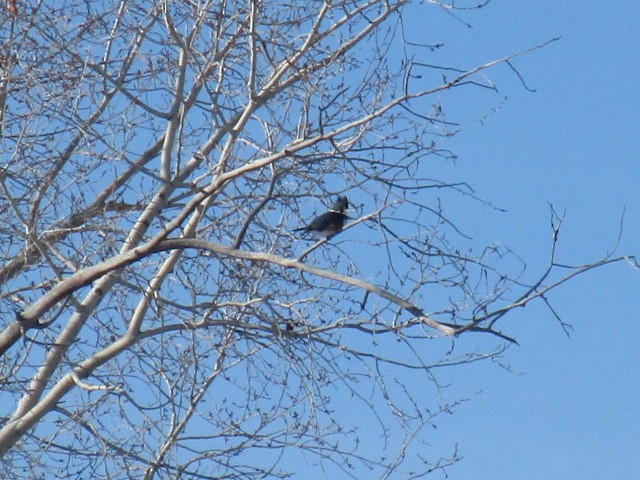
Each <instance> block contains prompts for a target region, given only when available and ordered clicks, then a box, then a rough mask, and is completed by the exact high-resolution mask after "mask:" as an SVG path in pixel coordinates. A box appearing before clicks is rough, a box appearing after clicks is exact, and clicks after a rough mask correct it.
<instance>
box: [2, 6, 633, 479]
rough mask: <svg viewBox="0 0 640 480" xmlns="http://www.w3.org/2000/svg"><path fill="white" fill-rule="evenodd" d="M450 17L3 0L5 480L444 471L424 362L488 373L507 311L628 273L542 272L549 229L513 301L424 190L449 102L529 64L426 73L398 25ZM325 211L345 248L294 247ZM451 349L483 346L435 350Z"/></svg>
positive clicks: (509, 263) (505, 278) (430, 183)
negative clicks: (471, 341) (338, 218)
mask: <svg viewBox="0 0 640 480" xmlns="http://www.w3.org/2000/svg"><path fill="white" fill-rule="evenodd" d="M461 3H462V2H455V3H454V2H453V1H451V2H450V3H444V2H439V1H435V0H433V1H427V2H424V3H419V4H416V3H412V2H408V1H406V0H400V1H395V0H394V1H386V0H385V1H383V0H363V1H360V0H335V1H334V0H332V1H322V0H318V1H315V0H311V1H307V2H297V1H290V2H288V1H285V2H266V1H259V0H241V1H239V2H230V1H227V0H217V1H207V0H202V1H196V0H193V1H192V0H186V1H168V0H165V1H160V2H140V1H136V2H133V1H128V0H120V1H116V2H109V1H107V2H84V1H76V0H70V1H68V2H47V1H44V2H17V1H15V0H9V1H8V2H7V4H6V5H7V9H6V10H5V11H3V12H2V14H1V15H2V21H1V22H0V23H1V25H2V26H1V27H0V28H1V31H2V36H3V39H4V41H3V46H2V51H1V52H0V63H1V64H0V68H1V71H2V76H1V79H0V82H1V83H0V128H1V132H2V150H1V155H2V167H1V170H0V189H1V190H0V191H1V196H0V212H1V214H2V219H3V222H2V226H1V229H0V234H1V236H2V250H1V252H2V266H1V268H0V312H1V316H2V318H3V320H4V325H3V330H2V332H1V333H0V352H1V353H2V362H1V368H2V371H1V379H2V392H1V394H0V395H1V396H2V402H1V404H2V407H1V409H2V410H1V415H3V422H2V424H3V425H2V429H1V430H0V452H1V454H2V456H3V462H4V463H3V465H5V472H6V475H7V477H6V478H16V479H17V478H45V477H46V478H51V475H56V474H57V475H60V476H63V477H64V478H93V479H102V478H104V479H121V478H144V479H152V478H167V479H168V478H171V479H175V478H215V479H223V478H243V479H244V478H246V479H249V478H286V477H288V476H289V475H290V474H292V473H295V472H296V471H300V469H301V468H302V469H309V468H316V469H318V472H323V473H324V474H325V475H327V476H328V477H331V476H335V472H341V475H344V474H346V475H348V476H351V477H354V478H358V477H363V478H389V477H390V476H391V475H394V478H419V477H422V476H424V475H426V474H427V473H429V472H432V471H434V470H439V469H445V468H446V467H447V466H448V465H450V464H451V463H453V462H455V461H456V460H457V453H456V452H455V451H452V452H451V455H450V456H443V457H441V456H440V455H439V454H435V452H434V454H431V453H429V449H427V448H426V447H424V446H423V444H422V442H424V441H425V438H426V437H425V435H424V434H425V427H427V426H429V425H431V424H432V423H433V422H435V421H436V417H437V416H438V415H439V414H440V413H442V412H448V411H450V410H451V408H453V407H454V405H451V404H447V403H446V402H442V403H439V402H438V400H437V398H438V397H437V395H435V394H436V393H437V392H438V389H439V388H440V387H439V382H438V381H439V373H438V369H439V367H445V366H451V365H462V364H465V363H470V362H474V361H478V360H482V359H486V358H495V357H496V356H498V355H499V354H500V353H501V352H502V351H503V349H504V348H505V346H506V345H509V344H511V343H513V342H515V340H514V338H513V333H510V332H508V331H504V326H503V323H504V322H505V321H506V319H507V318H510V316H508V315H507V313H509V312H510V311H511V310H513V309H515V308H517V307H521V306H523V305H525V304H527V303H528V302H530V301H533V300H540V301H542V302H545V303H547V304H548V305H549V308H550V309H551V305H550V304H549V303H548V302H549V300H548V295H547V294H548V292H549V291H550V290H551V289H553V288H554V287H556V286H557V285H559V284H560V283H562V282H564V281H567V280H569V279H570V278H572V277H573V276H575V275H578V274H580V273H582V272H584V271H586V270H589V269H592V268H594V267H597V266H599V265H602V264H605V263H611V262H617V261H620V260H622V258H621V257H612V256H609V257H606V258H603V259H601V260H599V261H598V262H595V263H593V264H588V265H582V266H575V267H568V266H566V265H561V264H559V263H558V261H557V260H556V259H555V255H554V253H553V252H554V247H555V242H556V240H557V231H558V229H559V225H560V222H559V221H555V223H554V235H555V237H554V240H553V243H552V245H550V248H551V251H552V255H551V259H550V262H549V265H548V269H547V271H546V272H545V274H544V275H543V276H542V277H541V278H538V279H535V280H533V281H532V280H526V279H525V277H524V276H523V275H522V273H523V267H524V266H523V265H520V264H519V263H518V261H517V257H516V256H514V255H511V254H510V252H509V251H506V250H505V249H503V248H501V247H500V248H498V247H493V246H489V247H486V248H481V249H480V250H478V247H477V245H473V242H472V241H471V240H470V239H469V238H467V237H466V236H465V235H463V234H462V233H461V232H460V231H459V230H458V228H457V226H456V225H454V224H453V222H451V221H450V220H449V219H448V217H447V215H446V209H445V207H446V205H447V201H450V200H451V199H452V198H455V196H469V197H473V190H472V189H471V188H470V187H469V186H468V185H467V184H463V183H459V184H451V183H446V182H443V181H439V180H437V179H434V178H432V176H433V175H432V174H430V172H431V167H432V166H433V165H434V162H438V161H441V162H446V161H447V160H451V159H453V158H454V155H453V154H452V153H451V152H450V151H448V150H447V148H446V146H445V145H444V142H445V141H446V140H447V139H448V138H449V137H451V136H452V135H454V134H456V133H457V132H458V131H459V130H460V127H459V126H458V124H456V123H455V122H454V121H453V120H452V118H455V117H454V116H455V114H456V112H453V113H451V112H448V111H447V109H446V108H445V104H444V99H446V98H447V95H451V94H454V93H455V92H458V91H460V90H459V89H461V88H464V89H469V90H470V91H471V92H476V93H474V94H476V95H482V94H485V93H487V94H492V93H493V92H494V91H495V90H496V87H495V85H494V84H493V83H491V82H490V81H489V80H488V79H487V76H486V75H485V74H484V73H485V72H486V71H487V70H489V69H491V68H492V67H495V66H497V65H501V64H502V65H507V66H509V67H511V69H512V73H513V74H515V75H519V74H518V73H517V71H516V70H515V67H514V66H513V63H512V60H513V59H514V58H515V57H517V56H519V55H521V54H523V53H527V52H520V53H516V54H513V55H510V56H507V57H504V58H501V59H497V60H495V61H492V62H490V63H487V64H484V65H481V66H477V67H475V68H472V69H467V70H458V69H455V68H452V67H450V66H442V65H440V66H437V65H433V64H432V62H430V61H429V58H430V55H431V53H432V52H433V51H434V50H435V49H438V48H440V47H439V46H438V45H428V44H425V43H424V39H416V38H414V37H415V35H413V34H411V31H413V30H412V29H413V28H414V27H415V24H416V22H418V23H419V22H421V21H423V20H422V17H416V16H415V15H412V14H409V13H408V12H407V10H412V11H413V12H414V13H415V12H420V13H421V14H422V13H424V15H428V14H430V13H432V12H434V11H436V10H437V9H440V10H443V11H444V12H445V13H447V14H449V15H454V16H457V15H459V14H460V12H459V10H460V9H462V10H465V9H471V8H478V7H481V6H483V5H484V4H472V3H468V4H466V5H462V4H461ZM486 3H488V2H486ZM417 40H419V41H417ZM552 41H553V40H552ZM547 43H548V42H547ZM543 45H544V44H542V45H539V46H536V47H534V48H533V49H537V48H540V47H542V46H543ZM533 49H532V50H533ZM457 113H458V114H460V115H462V114H463V112H457ZM338 195H345V196H347V197H348V198H349V200H350V202H351V203H352V204H353V205H354V208H353V209H352V211H351V212H350V213H349V216H350V220H349V221H348V224H347V225H346V226H345V227H344V229H343V230H342V231H341V232H340V233H339V235H337V236H335V237H333V238H331V239H324V238H320V239H319V240H318V241H315V242H314V243H309V242H308V241H306V240H305V238H300V235H298V234H294V233H292V231H293V230H294V229H295V228H296V227H300V226H304V225H305V222H308V221H309V220H310V219H311V218H312V217H313V216H314V215H316V214H319V213H322V212H323V211H325V210H326V209H327V208H329V206H330V205H331V204H332V203H333V201H334V200H335V198H336V197H337V196H338ZM556 220H558V219H556ZM303 236H304V235H303ZM471 247H474V249H471ZM474 252H479V253H474ZM550 312H551V314H553V315H555V313H554V312H553V310H552V309H551V310H550ZM470 332H482V333H484V334H485V336H484V337H483V338H486V340H487V341H486V342H485V343H484V345H485V347H486V348H485V350H484V351H483V352H482V353H478V352H477V351H469V352H462V353H459V352H458V350H456V353H455V355H454V353H453V349H452V348H451V346H452V344H453V343H455V341H456V339H457V337H459V336H460V335H462V334H465V335H467V334H469V333H470ZM362 425H366V429H365V431H367V432H370V431H377V432H378V434H379V435H378V436H377V437H375V438H371V436H370V435H367V437H366V438H362V435H363V429H362ZM363 472H366V473H365V474H363ZM400 472H404V473H403V476H402V477H400V476H398V475H400ZM320 474H321V473H319V475H320Z"/></svg>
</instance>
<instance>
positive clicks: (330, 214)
mask: <svg viewBox="0 0 640 480" xmlns="http://www.w3.org/2000/svg"><path fill="white" fill-rule="evenodd" d="M348 208H349V200H348V199H347V197H338V199H337V200H336V202H335V203H334V204H333V206H332V207H331V208H330V209H329V210H328V211H327V212H325V213H323V214H322V215H319V216H317V217H316V218H314V219H313V220H312V221H311V223H310V224H309V225H307V226H306V227H302V228H296V229H295V230H294V232H301V231H304V232H318V233H320V234H322V235H324V236H325V237H326V238H327V239H329V238H331V237H333V236H334V235H337V234H338V233H340V231H341V230H342V227H344V222H345V221H346V220H347V218H349V217H347V216H346V215H345V214H344V211H345V210H347V209H348Z"/></svg>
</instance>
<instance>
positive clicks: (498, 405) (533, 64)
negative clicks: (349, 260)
mask: <svg viewBox="0 0 640 480" xmlns="http://www.w3.org/2000/svg"><path fill="white" fill-rule="evenodd" d="M463 18H464V19H465V20H466V21H469V22H470V23H471V24H472V25H473V28H466V27H464V26H463V25H461V24H460V23H458V22H456V21H455V20H454V19H452V18H451V17H450V16H447V15H445V14H435V15H434V14H433V12H432V13H431V14H430V17H429V19H428V20H427V25H428V27H427V28H426V29H425V31H426V32H428V33H427V38H426V39H425V41H426V42H429V43H438V42H444V43H445V44H446V45H445V48H444V49H442V51H441V52H439V55H440V56H441V58H442V59H452V61H451V62H449V63H451V64H456V63H457V65H460V64H462V65H463V66H465V67H472V66H474V65H476V64H481V63H485V62H488V61H490V60H493V59H495V58H499V57H502V56H505V55H507V54H509V53H512V52H514V51H518V50H523V49H526V48H528V47H531V46H533V45H536V44H538V43H541V42H543V41H545V40H549V39H550V38H553V37H556V36H561V37H562V39H561V40H560V41H559V42H555V43H553V44H552V45H549V46H548V47H546V48H545V49H543V50H539V51H537V52H534V53H532V54H530V55H527V56H525V57H522V58H519V59H517V60H515V61H514V65H515V66H516V67H517V69H518V71H519V72H520V74H521V75H522V76H523V77H524V79H525V81H526V83H527V85H528V86H529V87H531V88H534V89H536V90H537V91H536V92H535V93H529V92H527V91H526V90H525V89H524V88H522V86H521V84H520V81H519V80H518V78H517V77H516V76H515V75H513V74H512V73H511V72H510V71H509V69H508V68H506V67H499V68H498V69H496V70H494V71H492V72H491V73H490V77H491V78H492V79H493V80H494V81H495V82H496V84H497V86H498V88H499V93H498V94H496V95H495V96H494V99H493V105H494V106H499V105H501V104H502V99H503V98H504V97H505V96H506V97H508V99H507V101H506V102H505V103H504V104H503V105H502V106H501V108H500V109H499V111H498V112H497V113H496V114H495V115H492V116H491V117H490V118H488V119H486V120H485V121H484V122H482V124H479V123H476V124H473V125H471V126H470V127H468V128H467V129H466V131H464V132H462V133H461V134H460V135H459V136H457V137H455V138H454V139H453V140H452V141H451V143H450V144H449V147H450V148H451V149H452V150H454V151H455V152H456V153H458V154H459V160H458V161H457V165H456V168H455V169H454V170H453V173H454V174H455V175H456V176H458V178H461V179H464V180H467V181H469V183H471V184H472V185H473V187H474V188H476V190H477V193H478V195H479V196H480V197H482V198H484V199H486V200H489V201H491V202H493V203H494V204H495V205H496V206H498V207H502V208H505V209H506V210H507V212H506V213H499V212H497V211H493V210H491V209H486V211H485V212H484V214H483V215H481V216H479V217H475V218H465V217H464V215H463V214H461V215H460V219H461V221H463V222H464V223H465V225H467V226H468V227H469V230H471V231H472V232H473V236H474V240H477V241H479V242H491V241H496V242H500V243H502V244H505V245H508V246H509V247H511V248H512V249H513V250H514V251H515V252H517V253H518V254H520V255H521V256H522V257H523V258H524V259H525V260H526V261H527V263H528V265H529V268H530V269H531V270H532V273H535V272H536V271H537V272H539V271H541V269H543V268H544V267H545V263H544V262H545V261H546V258H547V257H546V256H547V254H548V246H549V244H550V240H551V230H550V227H549V224H550V223H549V219H550V214H549V202H550V203H552V204H553V205H554V207H555V208H556V210H558V211H560V212H562V211H566V217H565V222H564V225H563V229H562V231H561V242H560V252H561V255H562V258H563V259H564V260H566V261H567V262H575V263H581V262H588V261H590V260H595V259H596V258H598V257H599V256H601V255H602V254H604V253H605V252H607V251H610V250H611V249H612V248H613V247H614V245H615V242H616V239H617V236H618V230H619V226H620V220H621V215H622V212H623V208H624V209H626V214H625V217H624V233H623V238H622V242H621V245H620V247H619V249H618V253H619V254H638V253H640V248H639V247H640V219H639V216H638V212H639V211H640V199H639V196H638V185H639V184H640V165H639V160H640V113H639V107H640V94H639V93H638V85H639V84H640V60H639V59H640V55H639V53H640V52H639V50H640V33H639V29H638V25H640V11H639V10H638V8H637V3H636V2H631V1H626V2H624V1H623V2H578V1H563V2H552V1H536V2H533V1H524V2H523V1H505V0H502V1H500V0H496V1H494V2H493V3H491V4H490V5H489V6H488V7H487V8H484V9H482V10H480V11H478V12H474V13H468V14H466V15H465V16H464V17H463ZM551 299H552V301H553V302H554V306H555V307H556V308H557V310H558V311H559V313H561V315H562V316H563V319H564V320H565V321H567V322H568V323H570V324H571V325H572V326H573V328H574V331H573V332H571V335H570V337H568V338H567V336H565V334H564V333H563V331H562V329H561V328H560V326H559V325H558V323H557V322H556V321H555V320H554V319H553V318H552V317H551V315H550V314H549V313H548V311H545V310H544V309H543V308H542V307H541V306H532V307H527V308H526V309H523V310H522V311H519V312H515V314H514V315H515V316H514V317H512V318H511V320H510V322H511V323H510V324H509V327H510V332H511V333H515V335H516V337H517V339H518V341H519V342H520V344H521V345H520V346H519V347H514V348H510V349H509V350H508V352H507V353H506V355H505V357H504V361H505V363H506V364H508V365H509V366H510V367H511V369H512V371H513V373H510V372H508V371H506V370H504V369H500V368H496V367H495V366H490V365H482V366H481V365H477V366H474V367H472V368H471V369H470V370H464V371H462V370H461V371H460V372H458V373H454V374H453V375H454V377H455V381H456V387H455V388H457V389H460V391H461V392H466V393H468V394H473V393H475V392H477V391H481V393H480V394H479V395H478V396H476V397H474V398H473V401H471V402H468V403H466V404H464V405H463V406H462V407H460V408H459V410H458V411H457V413H456V415H453V416H451V417H448V418H447V419H446V420H445V421H443V422H442V423H441V424H440V428H439V429H438V433H437V435H436V436H435V437H434V442H435V441H444V442H445V443H446V442H450V443H455V442H459V447H460V454H461V455H462V456H463V457H464V460H463V461H462V462H461V463H460V464H458V465H457V466H455V467H453V468H451V469H450V470H449V471H448V473H449V474H450V476H451V478H456V479H464V478H473V479H475V480H484V479H510V480H526V479H540V478H554V479H559V480H578V479H580V480H591V479H593V480H595V479H602V478H636V477H637V472H638V471H640V456H638V453H637V452H638V451H640V402H638V392H640V369H639V368H638V367H639V366H640V353H639V349H638V340H637V332H636V327H637V324H638V311H639V310H640V272H638V271H636V270H634V269H632V268H631V267H630V266H628V265H626V264H618V265H615V266H611V267H606V268H603V269H600V270H598V271H596V272H592V273H589V274H587V275H586V276H584V277H582V278H580V279H578V280H576V281H574V282H572V283H570V284H568V285H566V286H563V287H561V288H560V289H558V290H557V291H556V292H555V293H554V294H553V295H552V296H551ZM436 439H439V440H436Z"/></svg>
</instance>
